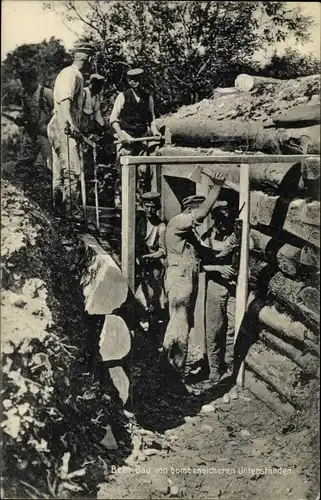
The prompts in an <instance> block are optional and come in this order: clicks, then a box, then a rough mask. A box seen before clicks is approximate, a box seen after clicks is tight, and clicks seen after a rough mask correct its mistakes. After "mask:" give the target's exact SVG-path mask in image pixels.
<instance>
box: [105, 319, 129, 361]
mask: <svg viewBox="0 0 321 500" xmlns="http://www.w3.org/2000/svg"><path fill="white" fill-rule="evenodd" d="M130 348H131V335H130V331H129V329H128V328H127V325H126V323H125V321H124V320H123V319H122V318H120V317H119V316H115V315H114V314H107V315H106V318H105V322H104V325H103V329H102V331H101V334H100V340H99V349H100V351H99V352H100V355H101V358H102V361H115V360H121V359H122V358H124V357H125V356H127V354H128V353H129V351H130Z"/></svg>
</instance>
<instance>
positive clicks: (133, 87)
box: [110, 68, 161, 194]
mask: <svg viewBox="0 0 321 500" xmlns="http://www.w3.org/2000/svg"><path fill="white" fill-rule="evenodd" d="M143 75H144V71H143V69H141V68H136V69H130V70H129V71H127V83H128V87H129V88H128V89H127V90H125V91H124V92H120V94H118V96H117V98H116V101H115V104H114V107H113V110H112V113H111V115H110V125H111V126H112V127H113V129H114V131H115V133H116V136H117V139H118V140H119V141H121V142H120V144H118V146H117V158H118V159H119V158H120V157H121V156H124V155H133V156H139V155H141V154H142V153H143V152H144V151H145V149H146V148H145V147H144V143H143V141H140V142H133V143H131V140H132V139H133V138H138V137H145V136H147V135H148V133H149V131H150V132H151V134H152V135H153V136H157V137H160V136H161V133H160V132H159V131H158V129H157V126H156V122H155V112H154V99H153V96H152V95H150V94H148V93H147V92H145V91H144V90H143ZM137 173H138V182H137V190H138V192H139V194H142V193H143V192H146V191H149V190H150V177H151V176H150V167H147V166H146V165H139V167H138V169H137Z"/></svg>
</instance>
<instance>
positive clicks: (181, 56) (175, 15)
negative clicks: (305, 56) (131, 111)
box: [47, 0, 311, 113]
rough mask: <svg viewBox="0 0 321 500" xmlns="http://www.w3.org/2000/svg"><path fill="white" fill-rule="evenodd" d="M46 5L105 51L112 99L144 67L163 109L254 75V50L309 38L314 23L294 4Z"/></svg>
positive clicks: (100, 63) (102, 65)
mask: <svg viewBox="0 0 321 500" xmlns="http://www.w3.org/2000/svg"><path fill="white" fill-rule="evenodd" d="M47 7H48V8H52V9H57V8H59V9H60V14H61V15H62V16H64V18H65V19H67V20H78V22H82V23H83V25H84V27H85V29H86V30H85V35H86V38H87V40H92V41H93V42H94V43H95V44H96V47H97V48H98V49H99V51H100V56H99V58H98V59H97V69H98V70H99V71H100V72H102V73H103V74H104V75H105V76H106V83H107V85H106V87H107V91H106V94H107V96H108V97H109V98H110V96H111V95H112V94H113V93H114V91H115V90H116V87H117V88H120V87H121V81H122V74H123V73H124V69H126V67H127V66H128V65H135V66H136V65H141V66H143V67H144V68H145V69H146V71H147V76H146V84H147V86H148V87H149V88H150V89H151V90H152V91H153V92H154V94H155V98H156V105H157V109H158V112H159V113H164V112H167V111H170V110H174V109H175V108H177V107H178V106H180V105H182V104H189V103H192V102H196V101H198V100H199V99H201V98H204V97H209V96H210V95H211V94H212V91H213V89H214V88H215V87H217V86H230V85H233V82H234V79H235V77H236V76H237V74H238V73H239V72H240V71H244V70H247V71H249V70H251V73H255V72H256V71H257V68H256V66H255V65H254V64H253V62H252V56H253V54H254V53H255V51H257V50H258V49H260V48H262V47H264V46H266V45H271V44H273V43H274V42H276V41H282V40H285V39H286V37H287V36H288V35H289V34H291V35H294V37H295V38H296V39H297V40H300V41H306V40H307V39H308V38H309V36H308V28H309V24H310V23H311V19H310V18H309V16H306V15H304V14H303V12H302V11H301V9H300V7H294V8H293V7H290V6H289V5H288V2H252V1H244V2H233V1H229V2H226V1H224V2H223V1H202V2H200V1H170V2H158V1H144V2H141V1H138V0H133V1H129V2H121V1H113V2H106V1H87V2H75V1H73V0H67V1H64V2H59V5H58V7H57V2H47ZM126 65H127V66H126ZM109 85H110V87H109ZM108 87H109V88H108Z"/></svg>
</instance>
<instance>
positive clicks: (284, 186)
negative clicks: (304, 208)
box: [159, 147, 300, 196]
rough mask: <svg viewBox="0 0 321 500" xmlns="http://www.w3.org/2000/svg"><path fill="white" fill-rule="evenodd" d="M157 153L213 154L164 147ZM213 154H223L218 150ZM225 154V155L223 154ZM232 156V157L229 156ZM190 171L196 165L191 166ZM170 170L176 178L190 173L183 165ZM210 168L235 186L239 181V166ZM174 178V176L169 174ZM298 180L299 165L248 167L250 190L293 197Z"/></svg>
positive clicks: (281, 164) (275, 164) (173, 154)
mask: <svg viewBox="0 0 321 500" xmlns="http://www.w3.org/2000/svg"><path fill="white" fill-rule="evenodd" d="M159 153H161V154H162V155H163V156H199V155H200V154H204V155H210V154H213V151H212V150H205V151H204V152H203V151H202V150H201V151H200V150H198V149H194V148H179V147H164V148H162V149H161V150H160V151H159ZM215 154H222V155H223V154H224V151H222V150H220V152H219V153H218V152H217V151H215ZM225 154H226V153H225ZM231 156H233V155H231ZM192 167H193V168H192V170H193V169H194V168H195V167H196V164H195V165H193V166H192ZM167 168H169V169H170V170H172V171H174V169H175V170H176V171H177V177H181V176H184V172H187V171H188V173H190V170H188V169H187V168H186V166H184V165H175V166H174V165H171V166H169V167H167ZM211 168H213V169H215V170H216V171H217V172H219V173H221V174H223V175H224V176H225V178H226V179H227V180H229V181H231V182H234V183H235V184H239V181H240V166H239V165H236V164H232V163H231V164H230V165H228V164H226V165H223V164H222V165H211ZM171 175H173V176H175V175H174V174H171ZM299 178H300V164H298V163H297V164H293V163H271V164H262V165H255V164H253V165H250V186H251V188H252V189H255V188H257V189H262V190H269V191H273V192H276V193H278V194H283V195H284V196H286V195H288V196H290V195H295V194H298V193H299V187H298V186H299Z"/></svg>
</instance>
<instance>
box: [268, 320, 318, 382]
mask: <svg viewBox="0 0 321 500" xmlns="http://www.w3.org/2000/svg"><path fill="white" fill-rule="evenodd" d="M259 338H260V340H262V342H264V343H265V344H266V345H267V346H268V347H270V348H271V349H273V350H274V351H276V352H278V353H279V354H282V355H283V356H286V357H287V358H289V359H291V360H292V361H294V362H295V363H296V364H297V365H298V366H299V367H300V368H301V369H302V370H303V371H304V372H306V373H307V374H308V375H311V376H314V377H316V376H317V375H318V368H319V360H318V358H317V357H316V356H313V355H312V354H311V353H306V354H303V353H302V351H300V349H297V348H296V347H294V346H292V345H291V344H288V343H287V342H285V341H284V340H282V339H280V338H279V337H276V336H275V335H273V333H270V332H269V331H267V330H261V331H260V333H259Z"/></svg>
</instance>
